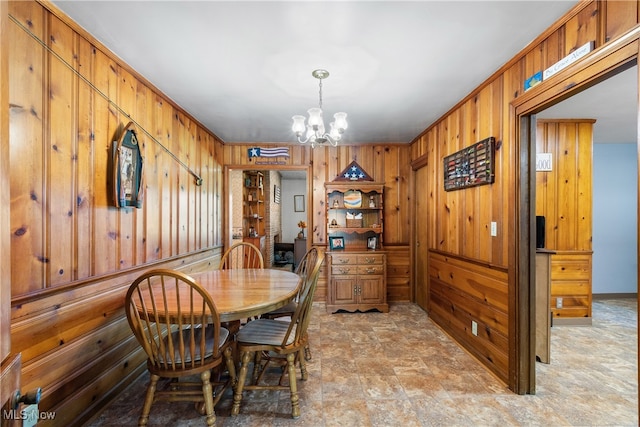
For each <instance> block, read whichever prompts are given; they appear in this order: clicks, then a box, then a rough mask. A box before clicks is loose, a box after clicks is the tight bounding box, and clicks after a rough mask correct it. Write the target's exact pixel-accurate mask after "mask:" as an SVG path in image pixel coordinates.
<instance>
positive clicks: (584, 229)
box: [575, 121, 595, 251]
mask: <svg viewBox="0 0 640 427" xmlns="http://www.w3.org/2000/svg"><path fill="white" fill-rule="evenodd" d="M594 122H595V121H588V122H586V123H585V122H580V123H577V124H576V127H577V133H578V136H577V143H578V147H577V150H578V152H577V158H578V159H579V160H580V161H579V163H578V174H577V176H578V182H577V190H576V198H577V200H576V203H577V206H576V216H575V219H576V245H575V249H580V250H584V251H590V250H591V249H592V246H591V242H592V240H593V125H594Z"/></svg>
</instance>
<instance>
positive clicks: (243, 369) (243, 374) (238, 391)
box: [231, 351, 251, 415]
mask: <svg viewBox="0 0 640 427" xmlns="http://www.w3.org/2000/svg"><path fill="white" fill-rule="evenodd" d="M250 361H251V352H250V351H245V352H244V353H242V361H241V362H240V373H239V374H238V381H237V382H236V388H235V391H234V393H233V407H232V408H231V415H238V414H239V413H240V402H242V389H243V388H244V382H245V380H246V379H247V371H248V365H249V362H250Z"/></svg>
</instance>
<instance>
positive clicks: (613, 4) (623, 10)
mask: <svg viewBox="0 0 640 427" xmlns="http://www.w3.org/2000/svg"><path fill="white" fill-rule="evenodd" d="M601 13H604V14H605V22H604V27H605V31H606V33H605V37H604V40H603V42H604V43H606V42H608V41H609V40H613V39H615V38H616V37H618V36H621V35H622V34H624V32H625V31H627V30H628V29H629V28H631V27H633V26H634V25H636V24H637V23H638V22H640V18H639V16H638V2H637V1H608V2H606V3H604V5H603V8H602V10H601Z"/></svg>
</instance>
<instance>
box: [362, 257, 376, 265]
mask: <svg viewBox="0 0 640 427" xmlns="http://www.w3.org/2000/svg"><path fill="white" fill-rule="evenodd" d="M364 260H365V261H366V262H367V264H373V263H374V262H376V259H375V258H369V257H367V258H365V259H364Z"/></svg>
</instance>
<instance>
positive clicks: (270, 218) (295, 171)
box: [223, 165, 309, 271]
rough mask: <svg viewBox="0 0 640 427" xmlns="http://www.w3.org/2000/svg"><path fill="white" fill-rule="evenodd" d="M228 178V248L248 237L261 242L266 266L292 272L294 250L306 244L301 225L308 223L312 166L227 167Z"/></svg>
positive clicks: (300, 250)
mask: <svg viewBox="0 0 640 427" xmlns="http://www.w3.org/2000/svg"><path fill="white" fill-rule="evenodd" d="M225 181H226V182H227V188H228V191H227V192H226V197H227V199H226V204H225V206H226V208H225V220H224V226H223V228H224V235H225V237H224V242H225V249H226V248H228V247H230V246H231V245H233V244H235V243H237V242H240V241H248V242H250V243H253V244H255V245H256V246H258V247H259V249H260V251H261V252H262V255H263V257H264V261H265V267H266V268H282V269H288V270H291V271H293V269H294V268H295V266H296V260H297V257H296V255H298V257H300V256H301V255H304V253H305V252H306V249H307V239H306V233H305V236H304V239H298V233H299V232H300V228H299V227H298V224H299V223H301V222H304V223H305V224H309V208H308V202H309V197H308V194H309V179H308V167H280V166H271V167H268V166H263V167H255V166H254V167H252V166H250V165H242V166H227V167H225ZM304 231H305V232H306V231H308V229H305V230H304ZM296 245H297V246H296Z"/></svg>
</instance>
